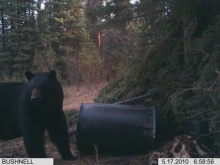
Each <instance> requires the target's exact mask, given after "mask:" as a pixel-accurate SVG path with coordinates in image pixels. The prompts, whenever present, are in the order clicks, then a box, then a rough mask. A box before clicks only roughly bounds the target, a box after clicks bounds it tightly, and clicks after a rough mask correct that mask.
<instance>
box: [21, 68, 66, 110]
mask: <svg viewBox="0 0 220 165" xmlns="http://www.w3.org/2000/svg"><path fill="white" fill-rule="evenodd" d="M25 76H26V78H27V80H28V82H27V90H28V97H29V100H30V103H31V104H32V105H42V104H46V105H49V106H52V105H54V104H57V103H58V104H60V105H62V102H63V90H62V87H61V84H60V83H59V82H58V80H57V76H56V71H54V70H52V71H50V72H40V73H36V74H33V73H31V72H30V71H26V72H25Z"/></svg>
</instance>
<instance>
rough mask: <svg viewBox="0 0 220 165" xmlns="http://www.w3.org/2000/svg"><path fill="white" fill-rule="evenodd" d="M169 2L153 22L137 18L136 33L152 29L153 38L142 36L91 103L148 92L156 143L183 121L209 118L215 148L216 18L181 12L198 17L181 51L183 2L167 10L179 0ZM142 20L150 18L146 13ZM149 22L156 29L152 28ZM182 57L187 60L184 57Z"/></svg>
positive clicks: (218, 114) (219, 113)
mask: <svg viewBox="0 0 220 165" xmlns="http://www.w3.org/2000/svg"><path fill="white" fill-rule="evenodd" d="M143 2H144V1H143ZM169 2H170V4H172V5H171V7H170V8H169V10H170V11H169V12H170V14H168V15H166V16H165V17H161V16H159V17H158V19H157V22H156V23H155V24H154V22H152V23H150V24H149V22H147V21H146V22H144V21H142V23H143V24H142V25H143V26H142V28H143V31H142V33H141V35H142V36H143V35H144V34H146V32H147V33H149V32H155V33H154V34H155V37H148V36H147V35H145V36H144V37H143V43H144V44H145V45H143V47H142V49H141V50H140V52H139V54H138V56H137V58H135V60H132V62H131V63H130V64H129V66H128V67H127V68H126V70H125V72H124V73H123V74H122V76H121V77H120V78H118V79H117V80H115V81H113V82H112V83H110V84H109V85H108V86H107V87H105V88H104V89H103V90H102V91H101V93H100V95H99V96H98V98H96V100H95V101H96V102H110V103H113V102H117V101H119V100H125V99H127V98H132V97H135V96H139V95H141V94H143V93H144V94H145V93H148V94H150V96H151V103H150V105H154V106H155V107H156V114H157V130H156V131H157V132H156V138H157V140H158V141H160V142H161V141H162V140H165V139H166V138H170V137H172V136H175V135H177V134H181V133H186V130H187V123H188V121H189V120H192V119H198V120H201V119H205V120H208V122H209V125H210V133H212V134H213V135H214V138H215V143H216V148H218V149H219V144H220V142H219V139H220V134H219V130H220V125H219V120H220V107H219V101H220V100H219V93H220V91H219V89H220V88H219V73H220V72H219V69H220V68H219V67H220V66H219V63H220V61H219V60H220V59H219V57H220V54H219V53H220V51H219V37H220V36H219V31H220V29H219V23H220V19H219V18H218V19H216V20H215V19H213V17H208V18H207V17H206V18H202V17H201V15H204V13H201V12H200V11H194V12H191V11H192V10H190V9H189V12H191V13H187V14H189V15H190V16H191V18H194V17H197V19H198V20H199V21H198V22H197V23H198V25H197V28H196V29H195V31H194V33H193V34H195V35H192V38H191V39H190V46H189V49H188V52H187V54H186V52H184V45H183V37H184V36H183V34H182V33H183V29H182V28H183V27H182V26H181V23H180V22H181V21H180V18H181V17H183V15H184V14H186V13H185V11H183V10H182V9H184V8H183V6H178V8H179V10H178V12H180V13H179V14H177V13H175V12H173V13H172V10H173V9H174V7H175V5H180V4H175V3H172V1H169ZM155 3H156V2H155ZM190 3H191V2H190ZM210 3H212V2H210ZM213 3H214V2H213ZM199 5H201V4H200V3H199V2H198V4H197V3H195V4H194V6H193V8H197V7H198V6H199ZM209 5H212V4H209ZM156 6H157V5H156ZM157 7H158V6H157ZM176 7H177V6H176ZM157 9H158V8H157ZM203 9H204V8H203ZM180 10H182V11H180ZM199 10H200V9H199ZM174 11H176V10H174ZM204 11H206V10H204ZM197 12H198V13H197ZM207 12H208V13H209V14H210V15H212V14H213V13H210V12H211V9H210V10H208V11H207ZM175 14H177V15H175ZM200 14H201V15H200ZM215 14H216V13H215ZM175 16H178V18H176V17H175ZM212 16H214V17H215V16H216V15H212ZM144 18H145V19H146V20H148V19H149V21H150V20H151V19H150V18H149V17H148V16H146V17H144ZM159 20H161V21H159ZM214 20H215V21H214ZM213 23H214V24H213ZM155 25H161V26H159V29H161V27H163V28H164V31H165V32H167V34H165V33H163V32H161V31H157V30H158V28H156V26H155ZM162 25H166V26H162ZM150 26H152V27H154V28H156V29H155V31H154V29H153V28H151V27H150ZM205 27H207V28H206V29H205ZM158 32H161V33H158ZM186 56H187V58H188V60H187V61H185V60H184V59H185V58H186ZM148 104H149V103H145V105H148Z"/></svg>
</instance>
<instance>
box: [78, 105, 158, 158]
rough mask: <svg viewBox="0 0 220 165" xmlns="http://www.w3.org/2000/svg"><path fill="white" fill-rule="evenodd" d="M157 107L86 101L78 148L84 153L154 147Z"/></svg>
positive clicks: (140, 149)
mask: <svg viewBox="0 0 220 165" xmlns="http://www.w3.org/2000/svg"><path fill="white" fill-rule="evenodd" d="M155 120H156V119H155V108H154V107H145V106H134V105H118V104H82V105H81V107H80V111H79V116H78V122H77V148H78V150H79V151H80V152H82V153H90V152H94V151H95V148H97V149H98V152H99V153H111V154H137V153H144V152H146V151H148V150H150V149H152V148H153V145H154V139H155V125H156V121H155Z"/></svg>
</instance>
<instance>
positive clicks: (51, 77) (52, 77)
mask: <svg viewBox="0 0 220 165" xmlns="http://www.w3.org/2000/svg"><path fill="white" fill-rule="evenodd" d="M48 78H49V80H52V81H56V80H57V74H56V71H55V70H51V71H50V72H49V73H48Z"/></svg>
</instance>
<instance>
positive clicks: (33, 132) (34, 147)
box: [22, 126, 46, 158]
mask: <svg viewBox="0 0 220 165" xmlns="http://www.w3.org/2000/svg"><path fill="white" fill-rule="evenodd" d="M22 132H23V137H24V145H25V148H26V152H27V153H28V156H29V157H30V158H46V153H45V148H44V130H43V129H39V128H36V127H34V126H27V127H26V129H23V131H22Z"/></svg>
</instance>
